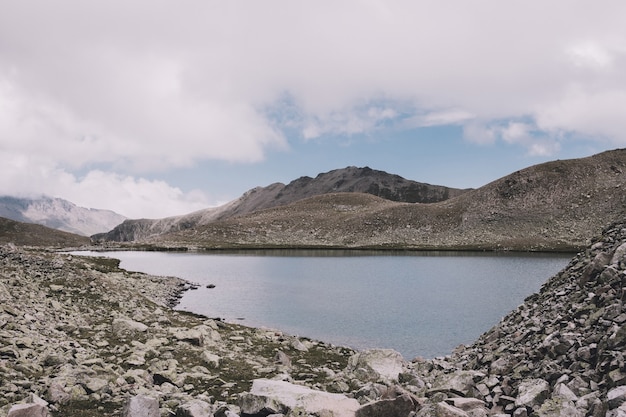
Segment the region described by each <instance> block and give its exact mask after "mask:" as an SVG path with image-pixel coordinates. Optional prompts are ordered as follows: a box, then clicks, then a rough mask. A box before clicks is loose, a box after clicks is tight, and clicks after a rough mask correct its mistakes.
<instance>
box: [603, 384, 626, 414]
mask: <svg viewBox="0 0 626 417" xmlns="http://www.w3.org/2000/svg"><path fill="white" fill-rule="evenodd" d="M606 399H607V401H608V403H609V408H610V409H614V408H618V407H619V406H621V405H622V404H623V403H624V402H626V385H622V386H620V387H617V388H613V389H612V390H610V391H609V392H608V393H607V394H606Z"/></svg>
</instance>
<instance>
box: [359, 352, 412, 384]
mask: <svg viewBox="0 0 626 417" xmlns="http://www.w3.org/2000/svg"><path fill="white" fill-rule="evenodd" d="M403 369H404V358H403V357H402V355H401V354H400V353H398V352H396V351H395V350H393V349H369V350H364V351H362V352H358V353H356V354H354V355H352V356H351V357H350V360H349V362H348V370H349V371H352V372H354V373H355V374H356V375H357V376H358V377H362V378H363V379H366V380H378V379H382V380H383V381H387V382H396V381H398V376H399V375H400V373H402V371H403Z"/></svg>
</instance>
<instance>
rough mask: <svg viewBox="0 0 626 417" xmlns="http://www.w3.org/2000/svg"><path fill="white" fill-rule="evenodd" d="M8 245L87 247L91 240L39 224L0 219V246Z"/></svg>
mask: <svg viewBox="0 0 626 417" xmlns="http://www.w3.org/2000/svg"><path fill="white" fill-rule="evenodd" d="M8 243H13V244H14V245H18V246H54V247H76V246H83V245H89V244H90V243H91V240H90V239H89V238H88V237H85V236H79V235H75V234H73V233H67V232H63V231H60V230H55V229H51V228H48V227H45V226H41V225H39V224H31V223H22V222H16V221H14V220H10V219H6V218H4V217H0V244H8Z"/></svg>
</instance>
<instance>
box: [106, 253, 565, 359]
mask: <svg viewBox="0 0 626 417" xmlns="http://www.w3.org/2000/svg"><path fill="white" fill-rule="evenodd" d="M106 255H107V256H111V257H115V258H118V259H120V260H121V264H120V266H121V267H122V268H124V269H127V270H130V271H141V272H146V273H150V274H156V275H173V276H178V277H181V278H185V279H187V280H190V281H193V282H197V283H199V284H200V285H201V286H200V288H199V289H197V290H192V291H187V292H186V293H185V294H184V296H183V298H182V300H181V303H180V305H179V306H177V308H178V309H182V310H188V311H193V312H196V313H200V314H204V315H206V316H209V317H220V318H224V319H226V320H227V321H231V322H238V323H241V324H245V325H248V326H255V327H270V328H274V329H278V330H282V331H284V332H287V333H290V334H294V335H299V336H304V337H310V338H313V339H318V340H324V341H326V342H330V343H334V344H338V345H344V346H350V347H353V348H357V349H363V348H373V347H379V348H392V349H395V350H397V351H399V352H400V353H402V354H403V356H404V357H405V358H406V359H412V358H413V357H415V356H423V357H426V358H432V357H435V356H440V355H447V354H449V353H451V351H452V350H453V349H454V348H455V347H456V346H458V345H459V344H469V343H472V342H473V341H474V340H475V339H476V338H477V337H478V336H480V334H482V333H484V332H485V331H487V330H489V328H491V327H492V326H493V325H495V324H497V323H498V321H499V320H500V319H501V318H502V317H503V316H504V315H506V314H507V313H508V312H509V311H511V310H513V309H514V308H516V307H517V306H518V305H519V304H521V303H522V302H523V300H524V299H525V298H526V297H527V296H529V295H530V294H532V293H533V292H536V291H538V290H539V288H540V287H541V285H542V284H543V283H544V282H545V281H546V280H547V279H548V278H549V277H551V276H552V275H554V274H555V273H557V272H558V271H559V270H561V269H562V268H563V267H565V266H566V265H567V263H568V262H569V260H570V259H571V258H572V255H568V254H511V253H507V254H494V253H465V252H462V253H450V252H428V253H404V252H398V253H389V252H360V251H255V252H249V251H248V252H242V253H224V252H218V253H201V254H198V253H163V252H109V253H107V254H106ZM210 284H213V285H214V286H215V287H214V288H207V285H210Z"/></svg>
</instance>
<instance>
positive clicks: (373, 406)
mask: <svg viewBox="0 0 626 417" xmlns="http://www.w3.org/2000/svg"><path fill="white" fill-rule="evenodd" d="M414 410H415V405H414V404H413V401H412V400H411V397H409V396H408V395H400V396H398V397H397V398H394V399H388V400H380V401H374V402H371V403H368V404H365V405H364V406H363V407H361V408H359V409H358V410H357V411H356V417H379V416H385V417H407V416H408V415H409V414H410V413H411V412H412V411H414Z"/></svg>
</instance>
